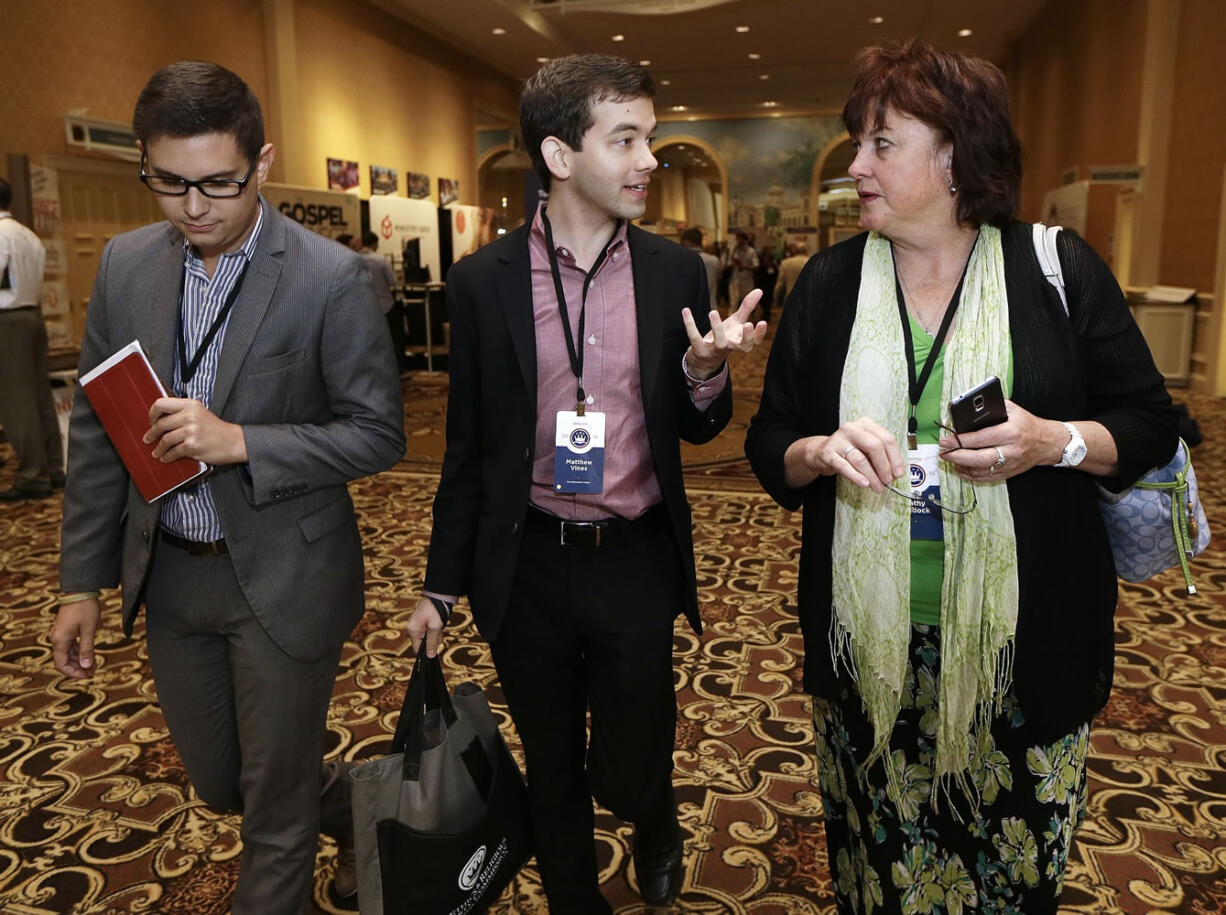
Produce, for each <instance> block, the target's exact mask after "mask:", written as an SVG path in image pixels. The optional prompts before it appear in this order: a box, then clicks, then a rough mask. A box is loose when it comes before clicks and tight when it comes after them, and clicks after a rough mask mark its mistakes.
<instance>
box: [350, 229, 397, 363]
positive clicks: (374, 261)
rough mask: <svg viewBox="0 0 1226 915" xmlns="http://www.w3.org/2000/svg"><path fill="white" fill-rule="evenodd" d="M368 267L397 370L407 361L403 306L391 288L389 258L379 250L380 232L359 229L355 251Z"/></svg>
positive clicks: (391, 277) (393, 276)
mask: <svg viewBox="0 0 1226 915" xmlns="http://www.w3.org/2000/svg"><path fill="white" fill-rule="evenodd" d="M358 253H359V254H361V255H362V260H363V261H364V262H365V263H366V269H367V270H369V271H370V284H371V287H372V288H373V289H374V292H375V302H376V303H377V304H378V306H379V310H380V311H381V312H383V317H385V318H386V319H387V329H388V330H389V331H390V332H391V335H392V349H393V350H395V352H396V364H397V366H398V367H399V368H400V371H401V372H403V371H404V370H405V363H406V361H407V359H406V357H405V354H404V306H403V305H401V304H400V301H399V300H398V299H397V298H396V294H395V292H394V291H393V290H394V289H395V288H396V274H395V272H394V271H393V270H392V264H391V262H390V261H389V260H388V259H387V258H386V257H384V256H383V255H382V254H380V253H379V236H378V235H376V234H375V233H374V232H363V233H362V247H361V249H360V250H359V251H358Z"/></svg>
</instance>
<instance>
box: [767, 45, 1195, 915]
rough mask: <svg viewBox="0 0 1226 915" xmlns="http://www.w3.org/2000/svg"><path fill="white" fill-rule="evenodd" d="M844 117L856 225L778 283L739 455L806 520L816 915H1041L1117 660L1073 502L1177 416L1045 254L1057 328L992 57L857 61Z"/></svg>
mask: <svg viewBox="0 0 1226 915" xmlns="http://www.w3.org/2000/svg"><path fill="white" fill-rule="evenodd" d="M843 118H844V121H845V122H846V125H847V130H848V133H849V134H850V135H851V138H852V141H853V142H854V143H855V146H856V149H857V152H856V157H855V159H854V161H853V162H852V164H851V167H850V169H849V172H850V174H851V176H852V177H853V178H854V179H855V182H856V190H857V192H858V194H859V197H860V222H861V225H862V226H863V227H864V228H866V229H868V230H869V231H868V232H866V233H864V234H861V235H858V236H856V237H855V238H853V239H851V240H849V241H846V242H844V243H842V244H838V245H834V246H832V247H830V248H827V249H826V250H824V251H822V252H821V253H820V254H818V255H816V256H814V257H813V259H812V260H810V261H809V263H808V264H807V265H806V266H805V268H804V270H803V272H802V273H801V275H800V279H799V281H798V282H797V284H796V286H795V288H794V289H793V290H792V292H791V294H790V295H789V297H788V304H787V308H786V309H785V310H784V312H783V317H782V319H781V321H780V323H779V327H778V330H777V333H776V337H775V341H774V345H773V347H772V348H771V354H770V361H769V364H768V366H767V370H766V376H765V380H764V385H763V391H762V402H761V406H760V407H759V410H758V413H757V415H756V416H755V417H754V418H753V420H752V422H751V425H750V430H749V437H748V440H747V442H746V449H745V450H746V453H747V455H748V456H749V459H750V462H751V464H752V466H753V469H754V471H755V473H756V474H757V475H758V478H759V479H760V480H761V482H762V484H763V486H764V487H765V489H766V491H767V492H768V493H770V494H771V495H772V496H773V497H774V498H775V499H776V500H777V501H778V502H779V503H780V504H781V505H783V506H785V507H787V508H789V509H797V508H801V507H803V509H804V518H803V528H802V540H801V554H800V576H799V590H798V592H797V606H798V608H799V612H800V625H801V630H802V632H803V635H804V641H805V665H804V687H805V689H806V691H808V692H810V693H812V694H813V696H814V702H813V710H814V728H815V731H816V734H817V741H816V751H817V759H816V763H817V773H818V780H819V783H820V786H821V791H822V802H823V806H824V809H825V822H826V841H827V848H828V852H829V864H830V873H831V876H832V882H833V886H834V891H835V894H836V897H837V906H838V910H839V911H840V912H868V911H880V912H919V911H928V910H929V909H930V908H931V909H932V910H934V911H935V908H936V905H935V904H934V903H933V902H932V900H933V899H940V900H942V902H941V906H940V909H941V911H943V912H950V911H958V910H960V911H964V912H966V911H975V912H1013V913H1023V912H1024V913H1025V915H1050V913H1055V912H1056V911H1057V907H1058V904H1059V899H1060V893H1061V890H1062V888H1063V882H1064V872H1065V865H1066V864H1067V861H1068V854H1069V850H1070V848H1071V847H1072V842H1073V836H1074V834H1075V832H1076V830H1077V827H1078V825H1079V824H1080V823H1081V821H1082V818H1083V816H1084V813H1085V799H1086V752H1087V748H1088V740H1089V731H1090V720H1091V718H1092V717H1093V716H1094V714H1095V712H1097V711H1098V710H1099V709H1101V708H1102V706H1103V704H1104V703H1105V702H1106V700H1107V696H1108V694H1109V692H1110V689H1111V681H1112V665H1113V662H1114V638H1113V627H1112V615H1113V613H1114V610H1115V604H1116V596H1117V595H1116V577H1115V568H1114V564H1113V561H1112V557H1111V549H1110V546H1109V544H1108V542H1107V534H1106V531H1105V530H1104V528H1103V524H1102V521H1101V520H1100V517H1099V512H1098V490H1097V487H1096V486H1095V484H1096V483H1097V484H1100V485H1102V486H1104V487H1106V488H1107V489H1109V490H1112V491H1118V490H1121V489H1123V488H1125V487H1127V486H1129V485H1131V484H1132V483H1133V482H1134V481H1136V480H1137V479H1138V478H1139V477H1140V476H1141V475H1142V474H1143V473H1145V472H1146V471H1147V470H1149V469H1150V468H1151V467H1153V466H1155V465H1161V464H1165V463H1166V462H1167V461H1168V460H1169V459H1170V457H1171V455H1172V453H1173V452H1174V451H1175V444H1176V436H1175V413H1174V410H1173V409H1172V407H1171V400H1170V397H1169V396H1168V394H1167V392H1166V389H1165V388H1164V386H1163V380H1162V376H1161V375H1160V374H1159V373H1158V370H1157V369H1156V368H1155V367H1154V362H1153V359H1152V357H1151V356H1150V352H1149V349H1148V347H1147V346H1146V344H1145V339H1144V338H1143V337H1142V336H1141V332H1140V331H1139V330H1138V329H1137V325H1136V323H1135V322H1134V321H1133V319H1132V317H1131V315H1130V314H1129V311H1128V306H1127V304H1126V303H1125V301H1124V297H1123V295H1122V294H1121V292H1120V288H1119V286H1118V285H1117V284H1116V282H1115V279H1114V278H1113V277H1112V275H1111V271H1110V270H1109V269H1108V267H1107V265H1106V264H1105V263H1103V261H1102V259H1101V258H1099V256H1098V255H1097V254H1095V253H1094V251H1093V250H1092V249H1091V248H1090V246H1089V245H1087V244H1086V243H1085V242H1084V241H1083V240H1082V239H1080V238H1079V237H1077V236H1076V234H1074V233H1072V232H1062V233H1060V237H1059V249H1060V251H1059V256H1060V261H1061V264H1062V267H1063V273H1064V279H1065V283H1066V286H1067V289H1068V313H1067V314H1066V313H1065V309H1064V307H1063V305H1062V303H1061V301H1060V297H1059V295H1058V294H1057V292H1056V290H1055V289H1054V288H1053V287H1052V286H1051V284H1049V283H1048V282H1047V280H1046V278H1045V277H1044V275H1043V273H1042V271H1041V269H1040V267H1039V263H1038V260H1037V258H1036V256H1035V253H1034V245H1033V241H1032V235H1031V226H1030V225H1029V224H1027V223H1023V222H1018V221H1017V220H1015V218H1014V215H1013V214H1014V213H1015V211H1016V209H1017V204H1018V196H1019V189H1020V183H1021V148H1020V144H1019V143H1018V139H1017V135H1016V133H1015V132H1014V130H1013V126H1012V124H1011V123H1010V120H1009V92H1008V89H1007V86H1006V85H1005V79H1004V76H1003V75H1002V74H1001V72H1000V71H999V70H998V69H997V68H996V67H995V66H994V65H993V64H991V63H989V62H987V61H985V60H978V59H975V58H971V57H965V56H963V55H961V54H957V53H953V52H948V51H941V50H937V49H936V48H934V47H932V46H931V45H928V44H926V43H923V42H920V41H910V42H907V43H906V44H904V45H902V46H901V47H898V48H892V49H883V48H868V49H866V50H864V51H862V52H861V53H860V54H859V55H858V57H857V60H856V79H855V82H854V85H853V87H852V91H851V96H850V98H849V99H848V101H847V104H846V106H845V107H844V109H843ZM991 376H996V377H997V378H998V379H999V380H1000V382H1001V383H1002V384H1003V388H1004V391H1005V392H1006V395H1007V398H1008V399H1007V400H1003V398H1002V405H1003V406H1004V408H1005V410H1006V411H1007V416H1006V417H1005V418H1004V421H1003V422H1000V423H999V424H997V425H987V426H984V427H983V428H978V429H976V430H975V431H969V432H966V431H964V432H962V433H957V434H956V433H955V432H953V431H951V424H952V420H951V411H950V408H949V404H950V401H951V400H952V399H953V398H954V397H955V396H956V395H958V394H959V393H961V392H964V391H967V390H968V389H970V388H972V387H975V386H978V385H979V384H980V383H981V382H984V381H986V380H987V379H989V378H990V377H991ZM984 403H985V405H986V403H987V401H986V400H985V401H984ZM964 428H965V427H964Z"/></svg>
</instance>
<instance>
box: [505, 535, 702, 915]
mask: <svg viewBox="0 0 1226 915" xmlns="http://www.w3.org/2000/svg"><path fill="white" fill-rule="evenodd" d="M644 527H645V528H646V529H643V530H639V529H636V530H634V531H633V533H631V534H630V535H628V536H626V537H625V538H623V539H622V540H620V541H619V542H615V543H612V544H607V545H602V546H599V547H571V546H562V545H561V544H560V543H559V542H558V541H559V537H558V533H557V532H556V530H555V531H553V532H546V531H542V530H540V529H536V528H534V527H533V526H532V525H528V527H527V529H526V530H525V532H524V535H523V536H524V540H523V544H522V547H521V552H520V561H519V567H518V570H517V572H516V577H515V581H514V584H513V586H512V590H511V595H510V605H509V609H508V612H507V616H506V619H505V620H504V622H503V625H502V629H501V631H500V632H499V634H498V637H497V639H495V641H494V642H493V644H492V645H491V646H490V647H491V649H492V653H493V658H494V664H495V666H496V667H497V669H498V677H499V680H500V681H501V684H502V688H503V692H504V694H505V695H506V699H507V704H508V706H509V708H510V711H511V716H512V718H513V719H514V721H515V727H516V729H517V730H518V731H519V736H520V739H521V740H522V741H523V745H524V755H525V757H526V760H527V768H528V798H529V808H530V811H531V817H532V823H533V828H534V838H535V841H536V859H537V865H538V867H539V869H540V874H541V882H542V884H543V886H544V889H545V894H546V897H547V898H548V900H549V909H550V912H551V913H552V915H562V913H575V915H595V913H601V912H610V911H611V909H610V907H609V904H608V903H607V902H606V901H605V900H604V898H603V897H602V896H601V894H600V890H599V881H598V877H597V867H596V848H595V841H594V835H593V832H594V815H593V811H592V798H593V797H595V798H596V800H597V801H599V802H600V803H601V804H602V805H603V806H605V807H607V808H608V809H609V810H611V811H612V812H613V813H614V815H616V816H617V817H619V818H621V819H623V820H628V821H630V822H633V823H634V824H635V825H636V827H637V828H638V830H639V832H640V834H646V833H652V834H657V835H658V834H660V832H661V831H662V830H665V829H673V828H675V824H676V807H675V801H674V797H673V789H672V769H673V759H672V750H673V744H674V741H675V736H676V724H677V699H676V693H675V691H674V684H673V665H672V633H673V620H674V618H675V617H676V615H677V613H678V612H680V610H681V608H682V606H683V600H684V590H683V582H682V571H681V563H680V560H679V559H678V556H677V547H676V545H675V544H674V542H673V538H672V535H671V533H670V532H669V530H668V528H667V521H666V520H665V521H664V523H663V524H661V525H658V526H655V527H653V526H651V525H645V526H644ZM589 713H590V716H591V735H590V739H589V736H588V733H587V728H586V726H585V724H586V718H587V715H588V714H589Z"/></svg>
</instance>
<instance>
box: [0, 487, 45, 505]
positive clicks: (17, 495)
mask: <svg viewBox="0 0 1226 915" xmlns="http://www.w3.org/2000/svg"><path fill="white" fill-rule="evenodd" d="M49 498H51V487H50V486H14V487H12V488H10V489H0V502H20V501H21V500H22V499H49Z"/></svg>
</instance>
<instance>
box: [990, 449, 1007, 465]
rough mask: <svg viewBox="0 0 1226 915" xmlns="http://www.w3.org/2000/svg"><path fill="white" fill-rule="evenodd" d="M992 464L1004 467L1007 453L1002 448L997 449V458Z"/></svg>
mask: <svg viewBox="0 0 1226 915" xmlns="http://www.w3.org/2000/svg"><path fill="white" fill-rule="evenodd" d="M992 466H993V467H1004V466H1005V453H1004V452H1003V451H1001V450H1000V448H997V449H996V460H995V461H994V462H993V464H992Z"/></svg>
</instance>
